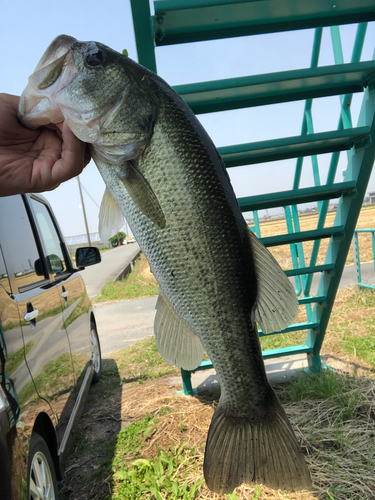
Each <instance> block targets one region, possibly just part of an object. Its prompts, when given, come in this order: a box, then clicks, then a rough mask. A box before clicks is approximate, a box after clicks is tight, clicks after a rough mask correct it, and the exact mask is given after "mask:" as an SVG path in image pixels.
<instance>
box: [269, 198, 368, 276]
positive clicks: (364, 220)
mask: <svg viewBox="0 0 375 500" xmlns="http://www.w3.org/2000/svg"><path fill="white" fill-rule="evenodd" d="M335 216H336V212H329V213H328V214H327V218H326V221H325V225H324V227H332V226H333V224H334V219H335ZM317 224H318V215H317V214H314V215H304V216H301V217H300V226H301V231H311V230H313V229H316V227H317ZM374 226H375V207H374V206H368V207H363V208H362V210H361V212H360V215H359V218H358V221H357V226H356V227H357V229H368V228H372V227H374ZM260 229H261V236H262V237H263V238H265V237H269V236H274V235H277V234H287V233H288V230H287V226H286V221H285V219H281V220H270V221H262V222H261V224H260ZM328 242H329V240H328V239H323V240H321V242H320V247H319V254H318V259H317V265H321V264H324V260H325V257H326V253H327V248H328ZM313 244H314V243H313V242H312V241H307V242H304V243H303V244H302V245H303V252H304V256H305V261H306V265H308V264H309V261H310V257H311V252H312V248H313ZM359 247H360V256H361V262H370V261H372V260H373V250H372V239H371V234H370V233H364V234H360V235H359ZM270 251H271V252H272V254H273V255H274V257H275V258H276V259H277V261H278V262H279V264H280V265H281V267H282V268H283V269H292V268H293V266H292V257H291V254H290V247H289V245H283V246H278V247H271V248H270ZM352 263H353V255H352V252H351V250H350V251H349V253H348V258H347V262H346V264H352Z"/></svg>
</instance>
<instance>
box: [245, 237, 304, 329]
mask: <svg viewBox="0 0 375 500" xmlns="http://www.w3.org/2000/svg"><path fill="white" fill-rule="evenodd" d="M249 238H250V243H251V247H252V251H253V259H254V264H255V269H256V274H257V285H258V296H257V301H256V304H255V306H254V308H253V317H254V319H255V321H256V322H257V323H258V324H259V326H260V328H261V329H262V331H263V333H272V332H276V331H282V330H284V329H285V328H286V327H287V326H289V325H290V324H291V323H293V321H294V320H295V318H296V316H297V314H298V299H297V296H296V292H295V290H294V287H293V285H292V284H291V282H290V281H289V279H288V277H287V276H286V274H285V273H284V271H283V270H282V269H281V267H280V265H279V263H278V262H277V260H276V259H275V258H274V256H273V255H272V254H271V252H270V251H269V250H268V249H267V248H266V247H265V246H264V245H263V244H262V243H261V242H260V241H259V240H258V238H257V237H256V235H255V234H254V233H253V232H252V231H251V229H249Z"/></svg>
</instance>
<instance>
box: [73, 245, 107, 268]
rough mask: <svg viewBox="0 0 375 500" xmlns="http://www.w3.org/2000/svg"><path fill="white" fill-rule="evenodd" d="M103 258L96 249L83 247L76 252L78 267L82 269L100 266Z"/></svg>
mask: <svg viewBox="0 0 375 500" xmlns="http://www.w3.org/2000/svg"><path fill="white" fill-rule="evenodd" d="M101 260H102V258H101V256H100V252H99V250H98V249H97V248H96V247H81V248H77V250H76V266H77V267H78V268H79V269H81V268H85V267H87V266H93V265H94V264H99V262H101Z"/></svg>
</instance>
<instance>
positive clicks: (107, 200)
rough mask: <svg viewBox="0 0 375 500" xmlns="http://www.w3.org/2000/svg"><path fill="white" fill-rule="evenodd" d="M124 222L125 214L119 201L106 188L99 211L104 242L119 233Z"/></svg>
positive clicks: (100, 232)
mask: <svg viewBox="0 0 375 500" xmlns="http://www.w3.org/2000/svg"><path fill="white" fill-rule="evenodd" d="M124 222H125V221H124V216H123V215H122V212H121V209H120V207H119V205H118V203H117V201H116V200H115V199H114V197H113V196H112V194H111V193H110V192H109V191H108V189H106V190H105V191H104V195H103V199H102V203H101V205H100V211H99V235H100V239H101V240H102V241H103V243H104V242H105V241H108V240H109V238H111V236H114V235H115V234H117V233H118V232H119V231H120V229H121V228H122V227H123V225H124Z"/></svg>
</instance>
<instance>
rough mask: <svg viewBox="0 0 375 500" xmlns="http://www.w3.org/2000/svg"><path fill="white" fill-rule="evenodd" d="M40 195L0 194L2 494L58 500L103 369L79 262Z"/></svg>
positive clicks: (82, 258)
mask: <svg viewBox="0 0 375 500" xmlns="http://www.w3.org/2000/svg"><path fill="white" fill-rule="evenodd" d="M98 262H100V254H99V251H98V250H97V249H96V248H90V247H87V248H79V249H78V250H77V253H76V263H75V267H73V265H72V261H71V258H70V255H69V252H68V249H67V247H66V245H65V243H64V239H63V238H62V235H61V232H60V230H59V227H58V224H57V222H56V220H55V218H54V215H53V213H52V210H51V207H50V206H49V204H48V202H47V201H46V199H45V198H44V197H42V196H40V195H17V196H9V197H4V198H0V499H1V500H19V499H22V500H24V499H27V500H31V499H32V500H37V499H38V500H39V499H48V500H57V499H58V487H57V481H58V480H60V479H61V478H62V475H63V472H64V466H65V462H66V458H67V454H68V451H69V443H70V442H71V440H72V434H73V430H74V424H75V423H76V422H77V419H78V416H79V414H80V411H81V410H82V407H83V404H84V400H85V396H86V394H87V391H88V389H89V387H90V384H91V383H93V382H97V381H98V380H99V379H100V375H101V367H102V364H101V354H100V344H99V337H98V333H97V328H96V323H95V317H94V314H93V311H92V305H91V302H90V299H89V297H88V295H87V292H86V288H85V285H84V283H83V280H82V278H81V276H80V274H79V272H78V270H79V268H81V269H82V268H84V267H85V266H87V265H92V264H96V263H98Z"/></svg>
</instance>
